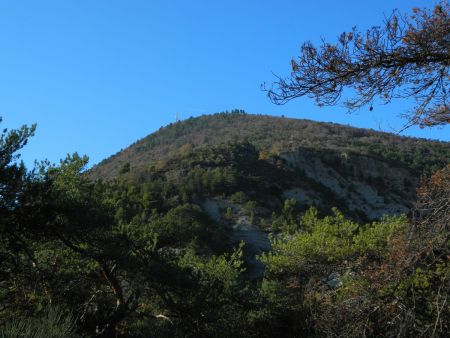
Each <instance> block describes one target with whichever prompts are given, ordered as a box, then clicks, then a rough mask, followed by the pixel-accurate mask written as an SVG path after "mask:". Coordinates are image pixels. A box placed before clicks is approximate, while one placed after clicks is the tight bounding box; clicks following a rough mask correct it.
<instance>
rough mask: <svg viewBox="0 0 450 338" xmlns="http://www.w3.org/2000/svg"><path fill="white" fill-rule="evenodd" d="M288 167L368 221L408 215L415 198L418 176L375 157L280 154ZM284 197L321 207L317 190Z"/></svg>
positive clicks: (299, 189)
mask: <svg viewBox="0 0 450 338" xmlns="http://www.w3.org/2000/svg"><path fill="white" fill-rule="evenodd" d="M280 157H281V158H282V159H283V160H284V161H285V163H286V165H287V166H288V167H289V168H297V169H301V170H302V172H303V173H304V175H305V176H306V177H307V178H308V179H311V180H314V181H315V182H317V183H319V184H321V185H322V186H324V187H326V188H328V189H329V190H330V191H331V192H332V193H333V194H335V195H336V196H337V197H339V198H341V199H342V200H344V201H345V203H346V204H347V207H348V209H349V210H351V211H360V212H362V213H364V214H365V215H366V216H367V217H368V218H369V219H371V220H375V219H379V218H380V217H382V216H383V215H396V214H402V213H408V211H409V210H410V207H411V205H412V203H413V201H414V199H415V188H416V187H417V185H418V179H417V177H416V176H415V175H414V174H413V173H412V172H411V171H409V170H408V169H406V168H403V167H400V166H398V164H391V163H389V162H387V161H385V160H381V159H378V158H376V157H373V156H370V157H369V156H365V155H360V154H348V153H345V154H340V156H339V154H337V153H333V152H331V151H322V152H320V151H319V152H318V151H312V150H310V149H306V148H299V149H298V150H297V151H293V152H285V153H282V154H280ZM283 197H285V198H294V199H295V200H297V201H298V202H299V203H300V204H304V205H311V204H316V205H320V204H321V201H320V196H318V194H317V191H314V190H313V189H311V188H309V189H307V188H304V187H293V188H291V189H288V190H285V191H284V193H283Z"/></svg>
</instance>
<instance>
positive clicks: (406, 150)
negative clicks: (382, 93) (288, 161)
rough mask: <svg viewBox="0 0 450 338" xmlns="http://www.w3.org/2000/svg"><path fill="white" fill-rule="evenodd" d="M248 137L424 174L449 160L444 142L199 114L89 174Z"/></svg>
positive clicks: (269, 149) (275, 150)
mask: <svg viewBox="0 0 450 338" xmlns="http://www.w3.org/2000/svg"><path fill="white" fill-rule="evenodd" d="M228 141H234V142H241V141H249V142H250V143H252V144H254V145H255V146H256V147H258V149H260V150H263V151H264V152H265V153H266V154H267V155H277V154H280V153H281V152H285V151H292V150H294V151H295V150H296V149H297V148H299V147H304V148H312V149H316V150H318V149H326V150H336V151H340V152H352V153H357V154H364V155H374V156H379V157H382V158H384V159H386V160H392V161H398V162H401V163H403V164H405V165H406V166H407V167H409V168H411V169H412V170H414V171H415V172H416V173H417V174H427V175H429V174H430V173H431V172H433V171H434V170H436V169H438V168H440V167H442V166H444V165H445V164H446V163H448V161H449V159H450V145H449V144H448V143H445V142H438V141H428V140H424V139H420V138H410V137H401V136H398V135H395V134H390V133H384V132H377V131H373V130H368V129H360V128H353V127H349V126H343V125H339V124H334V123H324V122H314V121H309V120H302V119H292V118H284V117H273V116H267V115H249V114H245V113H244V112H243V111H240V110H234V111H232V112H230V113H227V112H225V113H218V114H214V115H204V116H201V117H197V118H189V119H187V120H184V121H180V122H176V123H172V124H169V125H168V126H166V127H162V128H160V129H159V130H158V131H157V132H155V133H152V134H150V135H148V136H146V137H144V138H142V139H140V140H138V141H137V142H135V143H133V144H132V145H130V146H129V147H128V148H126V149H124V150H122V151H120V152H118V153H117V154H115V155H113V156H111V157H109V158H108V159H105V160H104V161H102V162H100V163H99V164H98V165H96V166H94V167H93V169H92V172H91V177H92V178H94V179H99V178H101V179H111V178H113V177H116V176H117V175H118V174H119V172H120V170H121V169H122V168H123V167H124V166H127V165H128V164H129V165H131V166H132V167H138V166H142V165H148V164H149V163H155V162H157V161H161V160H164V159H167V158H170V157H171V156H173V155H176V154H180V153H185V152H189V151H191V150H195V149H197V148H201V147H205V146H212V145H218V144H221V143H224V142H228Z"/></svg>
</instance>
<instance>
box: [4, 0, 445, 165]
mask: <svg viewBox="0 0 450 338" xmlns="http://www.w3.org/2000/svg"><path fill="white" fill-rule="evenodd" d="M433 3H434V2H433V1H423V0H378V1H361V0H359V1H356V0H351V1H345V0H341V1H335V0H334V1H332V0H328V1H325V0H315V1H300V0H291V1H284V0H277V1H273V0H255V1H244V0H240V1H234V0H226V1H225V0H224V1H213V0H210V1H206V0H204V1H196V0H191V1H169V0H166V1H162V0H161V1H156V0H154V1H151V0H147V1H137V0H129V1H128V0H122V1H112V0H103V1H99V0H76V1H75V0H73V1H69V0H64V1H45V0H39V1H37V0H36V1H23V0H15V1H9V0H1V1H0V116H3V119H4V122H3V123H2V127H9V128H14V127H18V126H20V125H22V124H31V123H34V122H36V123H37V124H38V129H37V135H36V136H35V137H34V138H33V139H32V140H31V141H30V143H29V145H28V146H27V147H26V149H25V150H24V151H23V152H22V154H23V156H22V157H23V159H24V161H25V162H26V163H27V164H28V165H30V164H31V163H32V162H33V160H34V159H44V158H47V159H49V160H50V161H52V162H57V161H58V160H59V159H60V158H62V157H65V155H66V154H67V153H72V152H74V151H78V152H79V153H81V154H87V155H88V156H89V157H90V158H91V164H94V163H97V162H99V161H100V160H102V159H103V158H105V157H107V156H109V155H111V154H114V153H116V152H117V151H119V150H120V149H121V148H125V147H126V146H128V145H129V144H130V143H132V142H134V141H136V140H137V139H138V138H141V137H143V136H145V135H147V134H149V133H151V132H153V131H155V130H157V129H158V128H159V127H160V126H162V125H166V124H167V123H170V122H173V121H174V119H175V114H176V113H177V112H179V113H180V115H181V117H182V118H187V117H189V116H198V115H201V114H210V113H214V112H219V111H223V110H230V109H233V108H239V109H244V110H246V111H247V112H249V113H262V114H271V115H282V114H283V115H285V116H289V117H298V118H308V119H313V120H320V121H333V122H337V123H344V124H350V125H354V126H359V127H367V128H373V129H380V128H381V129H382V130H386V131H390V130H393V129H395V128H399V127H400V126H401V124H402V121H401V120H399V119H398V118H397V117H396V115H397V114H398V113H400V112H401V111H402V110H403V108H404V103H402V102H397V103H395V104H392V105H389V106H385V107H375V109H374V111H373V112H371V113H370V112H369V111H368V109H365V110H363V111H361V112H360V113H359V114H352V115H348V114H346V113H345V110H344V109H342V108H339V107H329V108H320V109H319V108H317V107H316V106H314V104H313V102H312V101H310V100H308V99H300V100H297V101H292V102H290V103H289V104H287V105H285V106H281V107H280V106H274V105H273V104H272V103H270V101H269V100H268V99H267V98H266V96H265V94H264V93H263V92H262V91H261V90H260V85H261V83H263V82H267V83H270V82H271V81H272V80H273V79H274V77H273V75H272V72H274V73H277V74H280V75H284V74H285V75H287V74H288V73H289V71H290V59H291V58H292V57H294V56H296V55H298V53H299V47H300V45H301V43H302V42H303V41H305V40H312V41H318V39H319V38H320V37H321V36H322V37H324V38H325V39H327V40H333V39H335V38H336V36H338V35H339V34H340V32H342V31H345V30H349V29H350V28H351V27H352V26H354V25H356V26H358V28H361V29H365V28H368V27H369V26H371V25H376V24H379V23H381V21H382V20H383V15H384V14H388V13H390V12H391V10H392V9H393V8H398V9H400V10H401V11H410V10H411V8H412V7H427V6H431V5H432V4H433ZM404 134H405V135H413V136H418V137H426V138H435V139H441V140H446V141H449V140H450V129H449V128H446V129H440V130H439V129H432V130H420V129H409V130H408V131H407V132H405V133H404Z"/></svg>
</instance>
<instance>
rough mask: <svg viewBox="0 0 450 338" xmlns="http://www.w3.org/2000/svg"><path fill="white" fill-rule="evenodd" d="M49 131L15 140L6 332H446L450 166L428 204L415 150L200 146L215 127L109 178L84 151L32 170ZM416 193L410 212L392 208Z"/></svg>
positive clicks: (2, 272) (1, 319)
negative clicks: (28, 156)
mask: <svg viewBox="0 0 450 338" xmlns="http://www.w3.org/2000/svg"><path fill="white" fill-rule="evenodd" d="M248 118H250V119H254V118H256V117H253V116H250V117H249V116H247V115H243V114H242V113H241V112H240V113H234V114H229V115H227V114H219V115H216V116H212V117H202V118H200V119H197V120H195V119H194V120H191V121H190V123H194V124H195V123H197V122H198V121H203V122H201V123H204V121H209V122H211V121H212V122H211V124H214V123H215V124H214V125H217V123H219V122H217V121H225V122H226V121H236V120H238V121H240V122H242V121H245V119H248ZM260 119H262V120H263V118H261V117H260ZM267 119H268V121H274V119H273V118H267ZM275 120H276V119H275ZM279 120H280V121H284V120H283V119H279ZM214 121H216V122H214ZM290 122H292V121H290ZM220 123H222V122H220ZM302 123H304V121H302V122H301V124H302ZM256 125H257V124H256ZM312 125H313V126H316V127H317V126H322V124H314V123H312ZM324 126H326V127H329V128H333V127H336V126H328V125H326V124H325V125H324ZM182 127H183V124H182V123H179V124H175V125H173V126H170V127H167V128H166V129H163V130H161V131H160V134H155V135H156V136H158V137H157V139H159V140H161V138H162V139H165V140H166V141H167V142H168V141H169V140H171V142H177V140H178V138H177V137H174V136H173V135H171V134H170V133H169V134H166V131H167V130H169V131H174V130H178V129H177V128H182ZM246 128H247V129H242V130H247V131H246V132H245V133H246V134H248V135H254V134H251V132H250V131H251V129H252V128H251V124H250V123H249V124H248V126H247V127H246ZM258 128H260V127H258ZM336 128H337V131H339V130H340V129H345V130H348V132H357V131H359V130H355V129H352V128H347V127H340V126H337V127H336ZM206 130H208V135H210V136H211V137H212V135H213V130H209V129H208V128H206ZM278 130H279V131H280V132H281V129H278ZM33 132H34V128H31V129H29V128H26V127H23V128H22V129H20V130H18V131H11V132H4V133H3V134H2V137H1V138H0V153H1V154H2V161H1V162H0V173H1V175H0V197H1V198H0V202H1V203H0V215H1V218H0V235H1V236H0V243H1V246H0V258H1V260H0V304H1V307H0V335H1V336H4V337H21V336H23V337H41V336H43V335H45V336H46V337H55V338H56V337H280V336H284V337H299V336H301V337H318V336H320V337H362V336H366V337H380V336H385V337H391V336H392V337H394V336H395V337H410V336H415V335H418V336H434V337H446V334H447V332H448V330H449V322H450V321H449V319H450V310H449V307H448V294H449V291H450V288H449V286H450V284H449V279H450V275H449V274H450V267H449V260H448V257H449V254H450V253H449V248H448V239H449V233H450V229H449V228H448V226H449V222H448V216H449V210H450V208H449V205H448V196H449V187H448V182H449V181H450V178H449V167H448V166H447V167H443V168H442V169H440V170H439V171H438V172H437V173H435V174H434V175H433V176H431V178H429V179H428V180H427V181H424V182H423V183H422V184H421V186H420V189H419V190H418V195H417V196H416V192H415V189H414V186H415V185H417V184H418V176H419V173H418V170H417V169H416V170H414V169H412V168H410V167H409V164H408V163H410V162H409V160H405V161H403V162H401V161H398V160H396V159H389V158H385V157H383V156H381V155H380V154H376V153H375V154H367V153H365V150H364V148H356V147H355V148H352V149H350V148H344V147H343V146H342V147H341V148H339V147H338V142H337V140H338V139H339V138H334V137H330V138H329V139H330V140H334V141H335V147H334V148H333V147H329V148H328V149H324V148H321V149H314V148H313V147H300V148H299V147H298V146H296V147H295V148H281V149H278V150H277V151H275V150H271V149H270V148H268V147H265V146H264V142H267V144H270V143H271V142H272V141H271V140H272V135H271V134H270V133H267V134H264V133H262V134H261V135H260V136H259V139H258V140H259V141H258V142H259V143H256V141H252V139H251V138H250V137H248V141H240V140H239V139H237V140H234V141H230V142H219V139H218V138H216V139H215V143H209V144H207V145H206V144H203V145H201V146H200V145H198V146H196V147H192V148H188V147H184V144H185V139H186V138H189V137H191V136H192V137H193V135H199V133H197V134H195V133H194V134H192V133H190V132H187V131H186V132H184V133H183V134H180V135H178V137H181V139H182V142H183V143H182V144H181V146H183V147H181V149H180V147H179V146H178V145H177V146H175V147H172V148H171V144H166V143H162V144H165V148H163V149H164V152H166V153H168V155H167V156H160V157H156V156H157V154H158V153H159V152H162V151H161V150H158V147H157V146H152V147H153V148H151V149H150V150H149V154H150V155H148V156H149V157H152V156H155V157H154V158H153V159H152V160H150V161H148V160H147V159H148V158H147V159H144V160H139V161H135V162H125V163H124V165H123V164H122V165H121V166H118V168H117V172H114V175H111V176H110V177H111V179H108V180H103V181H98V180H93V179H92V178H93V175H94V174H93V173H92V172H90V171H86V170H85V166H86V164H87V158H86V157H81V156H78V155H77V154H74V155H72V156H68V157H67V158H66V159H65V160H62V161H61V163H60V164H59V165H57V166H49V165H48V164H46V163H42V164H41V165H40V166H38V167H36V168H34V170H32V171H28V170H27V169H26V168H25V167H24V166H23V165H22V164H20V163H17V161H16V159H17V154H18V151H19V150H20V149H21V147H23V146H24V145H25V144H26V141H27V139H28V138H29V137H30V136H31V135H32V134H33ZM362 132H363V133H364V132H367V133H369V134H370V133H373V132H370V131H362ZM217 133H218V134H220V131H217ZM203 134H205V132H203ZM373 134H374V135H377V133H373ZM155 135H153V136H150V138H149V139H150V140H151V139H153V138H154V137H156V136H155ZM189 135H191V136H189ZM264 135H265V137H266V138H267V135H269V137H270V138H269V139H268V140H266V139H265V138H264ZM273 137H275V136H273ZM277 137H279V140H280V142H282V141H283V140H288V138H287V137H286V136H285V135H279V136H277ZM340 137H342V135H341V136H340ZM386 137H388V136H386ZM392 137H393V139H395V140H399V141H398V142H399V143H398V144H401V142H406V143H405V144H406V145H408V144H409V143H408V142H412V141H414V142H416V141H420V140H410V139H403V138H398V137H396V136H392ZM380 138H381V137H380ZM341 140H342V142H344V141H343V140H344V139H341ZM144 141H145V139H144V140H142V141H140V142H138V143H137V144H136V145H138V144H143V142H144ZM305 141H306V140H305ZM422 142H423V144H424V146H425V148H424V149H426V150H427V151H428V153H427V154H428V155H429V157H427V156H428V155H423V156H422V160H427V159H429V160H430V162H433V161H434V162H433V163H434V165H439V163H442V162H443V161H446V162H448V160H449V158H448V156H447V157H446V155H445V154H446V151H448V145H447V144H445V143H434V142H426V141H422ZM280 144H281V145H282V143H280ZM398 144H397V145H398ZM136 145H134V146H133V148H134V147H136ZM434 145H437V146H436V147H434ZM287 146H289V144H288V145H287ZM283 147H284V146H283ZM405 147H406V146H405ZM411 147H412V145H411ZM133 148H131V149H133ZM344 149H345V150H344ZM355 149H359V150H358V151H356V150H355ZM133 151H134V150H133ZM124 153H126V152H124ZM136 154H137V155H139V154H141V155H145V154H147V153H146V152H145V151H144V150H143V149H141V150H140V152H139V151H136ZM424 154H425V153H424ZM137 155H136V156H137ZM146 156H147V155H146ZM114 160H115V159H114V158H113V159H112V160H111V163H112V162H114ZM127 163H128V165H127ZM411 163H413V162H411ZM420 163H424V162H420ZM419 168H422V169H421V170H425V167H419ZM97 169H98V170H100V169H101V170H104V168H101V167H99V168H97ZM98 172H101V171H98ZM98 172H97V173H98ZM112 177H114V178H112ZM105 178H106V177H105ZM405 179H406V180H405ZM416 198H417V199H418V202H417V203H415V207H413V209H412V210H413V211H412V212H410V213H409V214H410V216H409V218H408V217H407V216H405V215H402V213H403V212H402V210H397V209H395V208H394V209H390V206H393V207H399V206H402V207H404V208H405V209H403V211H405V212H408V211H409V209H410V207H412V206H413V204H414V199H416ZM368 206H370V207H371V208H372V209H371V210H369V209H367V208H363V207H368ZM336 207H337V208H336ZM377 208H378V209H377ZM377 210H378V211H380V212H381V211H385V213H387V214H390V215H389V216H381V214H377V213H376V212H375V211H377ZM370 216H372V217H370ZM241 240H242V242H241Z"/></svg>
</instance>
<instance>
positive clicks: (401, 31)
mask: <svg viewBox="0 0 450 338" xmlns="http://www.w3.org/2000/svg"><path fill="white" fill-rule="evenodd" d="M291 66H292V72H291V74H290V76H289V77H288V78H282V77H279V76H277V80H276V81H275V82H274V83H273V84H272V87H271V88H270V89H268V88H266V86H265V85H263V90H265V91H266V92H267V95H268V97H269V98H270V100H271V101H272V102H273V103H275V104H278V105H282V104H285V103H287V102H288V101H290V100H293V99H296V98H299V97H303V96H306V97H309V98H313V99H315V101H316V103H317V104H318V105H319V106H323V105H326V106H332V105H336V104H338V103H341V102H342V103H343V104H344V106H345V107H347V109H348V110H349V111H350V112H352V111H355V110H357V109H360V108H362V107H364V106H369V109H370V110H372V109H373V104H374V103H375V102H379V103H382V104H387V103H390V102H391V101H392V100H393V99H413V100H414V102H415V104H414V107H412V108H411V109H410V110H407V111H406V112H404V113H403V114H402V115H401V116H402V117H403V118H404V119H406V121H407V122H406V124H405V128H407V127H409V126H412V125H419V126H420V127H432V126H438V125H446V124H450V110H449V102H448V99H449V90H450V75H449V68H450V4H449V2H448V1H447V0H445V1H443V2H441V3H440V4H439V5H436V6H435V7H434V9H432V10H430V9H419V8H413V10H412V15H406V14H401V13H399V12H398V11H397V10H395V11H393V12H392V14H391V15H390V16H389V17H387V18H386V19H385V21H384V23H383V25H382V26H374V27H372V28H370V29H369V30H367V31H366V32H361V31H358V30H357V29H356V28H355V27H354V28H353V29H352V30H351V31H350V32H344V33H342V34H341V36H340V37H339V39H338V41H337V42H336V43H334V44H332V43H327V42H325V41H322V45H321V46H320V47H316V46H314V45H313V44H312V43H311V42H305V43H304V44H303V45H302V47H301V54H300V56H299V57H298V58H297V59H292V60H291Z"/></svg>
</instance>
